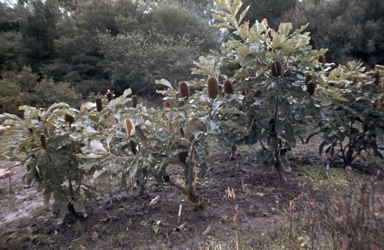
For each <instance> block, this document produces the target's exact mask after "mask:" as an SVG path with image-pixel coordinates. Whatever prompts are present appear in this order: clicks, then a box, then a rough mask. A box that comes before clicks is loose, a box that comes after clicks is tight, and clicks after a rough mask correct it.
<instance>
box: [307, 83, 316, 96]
mask: <svg viewBox="0 0 384 250" xmlns="http://www.w3.org/2000/svg"><path fill="white" fill-rule="evenodd" d="M315 90H316V84H315V83H314V82H313V81H309V82H308V83H307V92H308V93H309V95H313V94H314V93H315Z"/></svg>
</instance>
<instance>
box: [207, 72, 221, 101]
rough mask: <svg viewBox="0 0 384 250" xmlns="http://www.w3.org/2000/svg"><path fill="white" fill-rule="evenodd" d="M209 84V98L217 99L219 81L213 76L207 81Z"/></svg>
mask: <svg viewBox="0 0 384 250" xmlns="http://www.w3.org/2000/svg"><path fill="white" fill-rule="evenodd" d="M207 84H208V97H209V98H212V99H214V98H216V96H217V95H218V94H219V80H217V78H216V77H214V76H211V77H209V78H208V80H207Z"/></svg>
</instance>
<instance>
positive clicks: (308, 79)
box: [304, 74, 312, 83]
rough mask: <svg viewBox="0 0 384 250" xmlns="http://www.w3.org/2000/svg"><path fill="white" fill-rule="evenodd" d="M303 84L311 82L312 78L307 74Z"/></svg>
mask: <svg viewBox="0 0 384 250" xmlns="http://www.w3.org/2000/svg"><path fill="white" fill-rule="evenodd" d="M304 81H305V83H308V82H309V81H312V76H311V75H309V74H305V80H304Z"/></svg>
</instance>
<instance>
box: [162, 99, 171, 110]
mask: <svg viewBox="0 0 384 250" xmlns="http://www.w3.org/2000/svg"><path fill="white" fill-rule="evenodd" d="M171 107H172V103H171V101H170V100H167V101H165V102H164V108H169V109H170V108H171Z"/></svg>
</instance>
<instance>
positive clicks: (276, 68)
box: [271, 61, 283, 77]
mask: <svg viewBox="0 0 384 250" xmlns="http://www.w3.org/2000/svg"><path fill="white" fill-rule="evenodd" d="M271 73H272V75H273V76H274V77H279V76H282V75H283V64H282V63H281V61H275V62H274V63H272V68H271Z"/></svg>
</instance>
